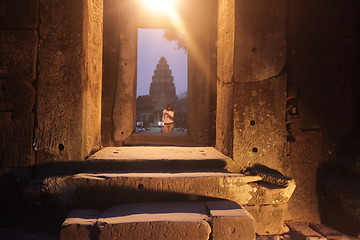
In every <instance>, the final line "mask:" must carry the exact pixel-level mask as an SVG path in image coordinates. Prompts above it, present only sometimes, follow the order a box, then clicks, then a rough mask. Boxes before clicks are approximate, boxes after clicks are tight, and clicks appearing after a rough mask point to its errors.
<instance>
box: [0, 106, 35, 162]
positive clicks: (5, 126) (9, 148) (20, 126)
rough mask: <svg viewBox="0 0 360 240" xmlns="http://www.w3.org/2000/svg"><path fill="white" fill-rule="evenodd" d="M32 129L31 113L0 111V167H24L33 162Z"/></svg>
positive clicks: (32, 118)
mask: <svg viewBox="0 0 360 240" xmlns="http://www.w3.org/2000/svg"><path fill="white" fill-rule="evenodd" d="M33 131H34V114H33V113H11V112H0V132H1V135H0V166H1V167H25V166H31V165H33V164H35V156H34V152H33V148H32V140H33Z"/></svg>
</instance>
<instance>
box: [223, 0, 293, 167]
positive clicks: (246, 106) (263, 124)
mask: <svg viewBox="0 0 360 240" xmlns="http://www.w3.org/2000/svg"><path fill="white" fill-rule="evenodd" d="M285 3H286V2H285V1H284V0H281V1H278V0H270V1H267V0H255V1H253V0H240V1H235V0H221V1H219V26H218V28H219V37H218V100H217V101H218V106H217V110H218V112H217V145H216V146H217V148H218V149H219V150H221V151H223V152H224V153H226V154H228V155H232V157H233V159H234V160H235V162H236V164H237V165H238V169H237V170H239V169H244V168H246V167H249V166H252V165H254V164H262V165H266V166H268V167H270V168H274V169H277V170H279V171H283V170H284V169H285V168H286V164H285V163H284V162H283V161H282V159H283V151H284V150H283V147H284V143H285V120H284V119H285V100H286V99H285V98H286V95H285V92H286V75H285V74H283V73H282V70H283V67H284V64H285V57H286V42H285V7H286V4H285ZM232 116H233V117H232ZM232 119H234V120H233V121H232Z"/></svg>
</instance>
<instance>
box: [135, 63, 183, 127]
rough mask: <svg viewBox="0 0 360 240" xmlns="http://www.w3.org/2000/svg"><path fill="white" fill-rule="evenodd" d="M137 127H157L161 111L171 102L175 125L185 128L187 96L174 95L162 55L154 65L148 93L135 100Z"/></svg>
mask: <svg viewBox="0 0 360 240" xmlns="http://www.w3.org/2000/svg"><path fill="white" fill-rule="evenodd" d="M136 104H137V106H136V114H137V125H138V129H140V131H141V130H144V129H145V130H146V128H149V127H158V126H159V124H160V122H161V118H162V111H163V110H164V109H165V107H166V106H167V104H172V105H173V106H174V110H175V113H176V114H175V119H174V121H175V123H176V125H175V127H176V128H186V117H187V98H186V96H184V95H182V96H177V95H176V86H175V83H174V77H173V75H172V71H171V69H170V66H169V64H168V63H167V61H166V58H165V57H164V56H162V57H161V58H160V60H159V62H158V64H157V65H156V68H155V70H154V75H153V76H152V82H151V84H150V87H149V95H144V96H139V97H138V98H137V101H136Z"/></svg>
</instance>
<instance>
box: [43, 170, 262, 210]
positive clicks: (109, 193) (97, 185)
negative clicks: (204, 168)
mask: <svg viewBox="0 0 360 240" xmlns="http://www.w3.org/2000/svg"><path fill="white" fill-rule="evenodd" d="M260 179H261V177H259V176H246V175H243V174H238V173H226V172H183V173H107V174H106V173H103V174H90V173H82V174H76V175H73V176H65V177H50V178H47V179H45V180H44V187H43V189H44V191H45V192H48V193H50V194H51V195H53V196H54V197H55V198H56V199H58V200H60V201H61V202H63V203H65V204H75V205H78V204H82V205H84V204H90V205H92V204H95V205H99V206H103V207H104V206H111V205H115V204H116V203H121V202H124V201H125V202H126V201H135V200H136V199H137V201H139V200H140V199H148V198H149V197H150V198H152V197H154V196H156V194H169V193H170V194H190V195H198V196H207V197H220V198H226V199H230V200H233V201H236V202H239V203H242V202H244V203H247V202H249V201H250V200H251V198H252V197H253V196H252V195H251V194H250V193H249V192H256V191H257V189H256V187H251V186H249V185H248V184H247V183H249V182H253V181H258V180H260ZM95 189H96V191H97V194H96V195H95V196H93V195H92V199H91V201H89V200H87V199H88V197H89V194H91V192H92V191H94V190H95ZM92 206H94V205H92Z"/></svg>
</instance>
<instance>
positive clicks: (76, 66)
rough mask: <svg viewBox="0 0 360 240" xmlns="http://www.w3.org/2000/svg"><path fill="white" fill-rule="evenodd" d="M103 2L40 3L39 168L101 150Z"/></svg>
mask: <svg viewBox="0 0 360 240" xmlns="http://www.w3.org/2000/svg"><path fill="white" fill-rule="evenodd" d="M102 12H103V11H102V1H101V0H65V1H58V0H41V1H40V31H39V38H40V42H39V57H38V61H39V66H38V73H39V76H38V84H37V89H38V96H37V102H36V105H37V108H36V111H37V124H36V128H35V143H34V146H35V150H36V153H37V161H38V163H42V162H45V161H60V160H61V161H68V160H81V159H84V157H86V156H87V155H89V154H90V153H91V151H92V149H93V148H97V147H98V146H99V141H100V114H101V80H102V18H103V14H102Z"/></svg>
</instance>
